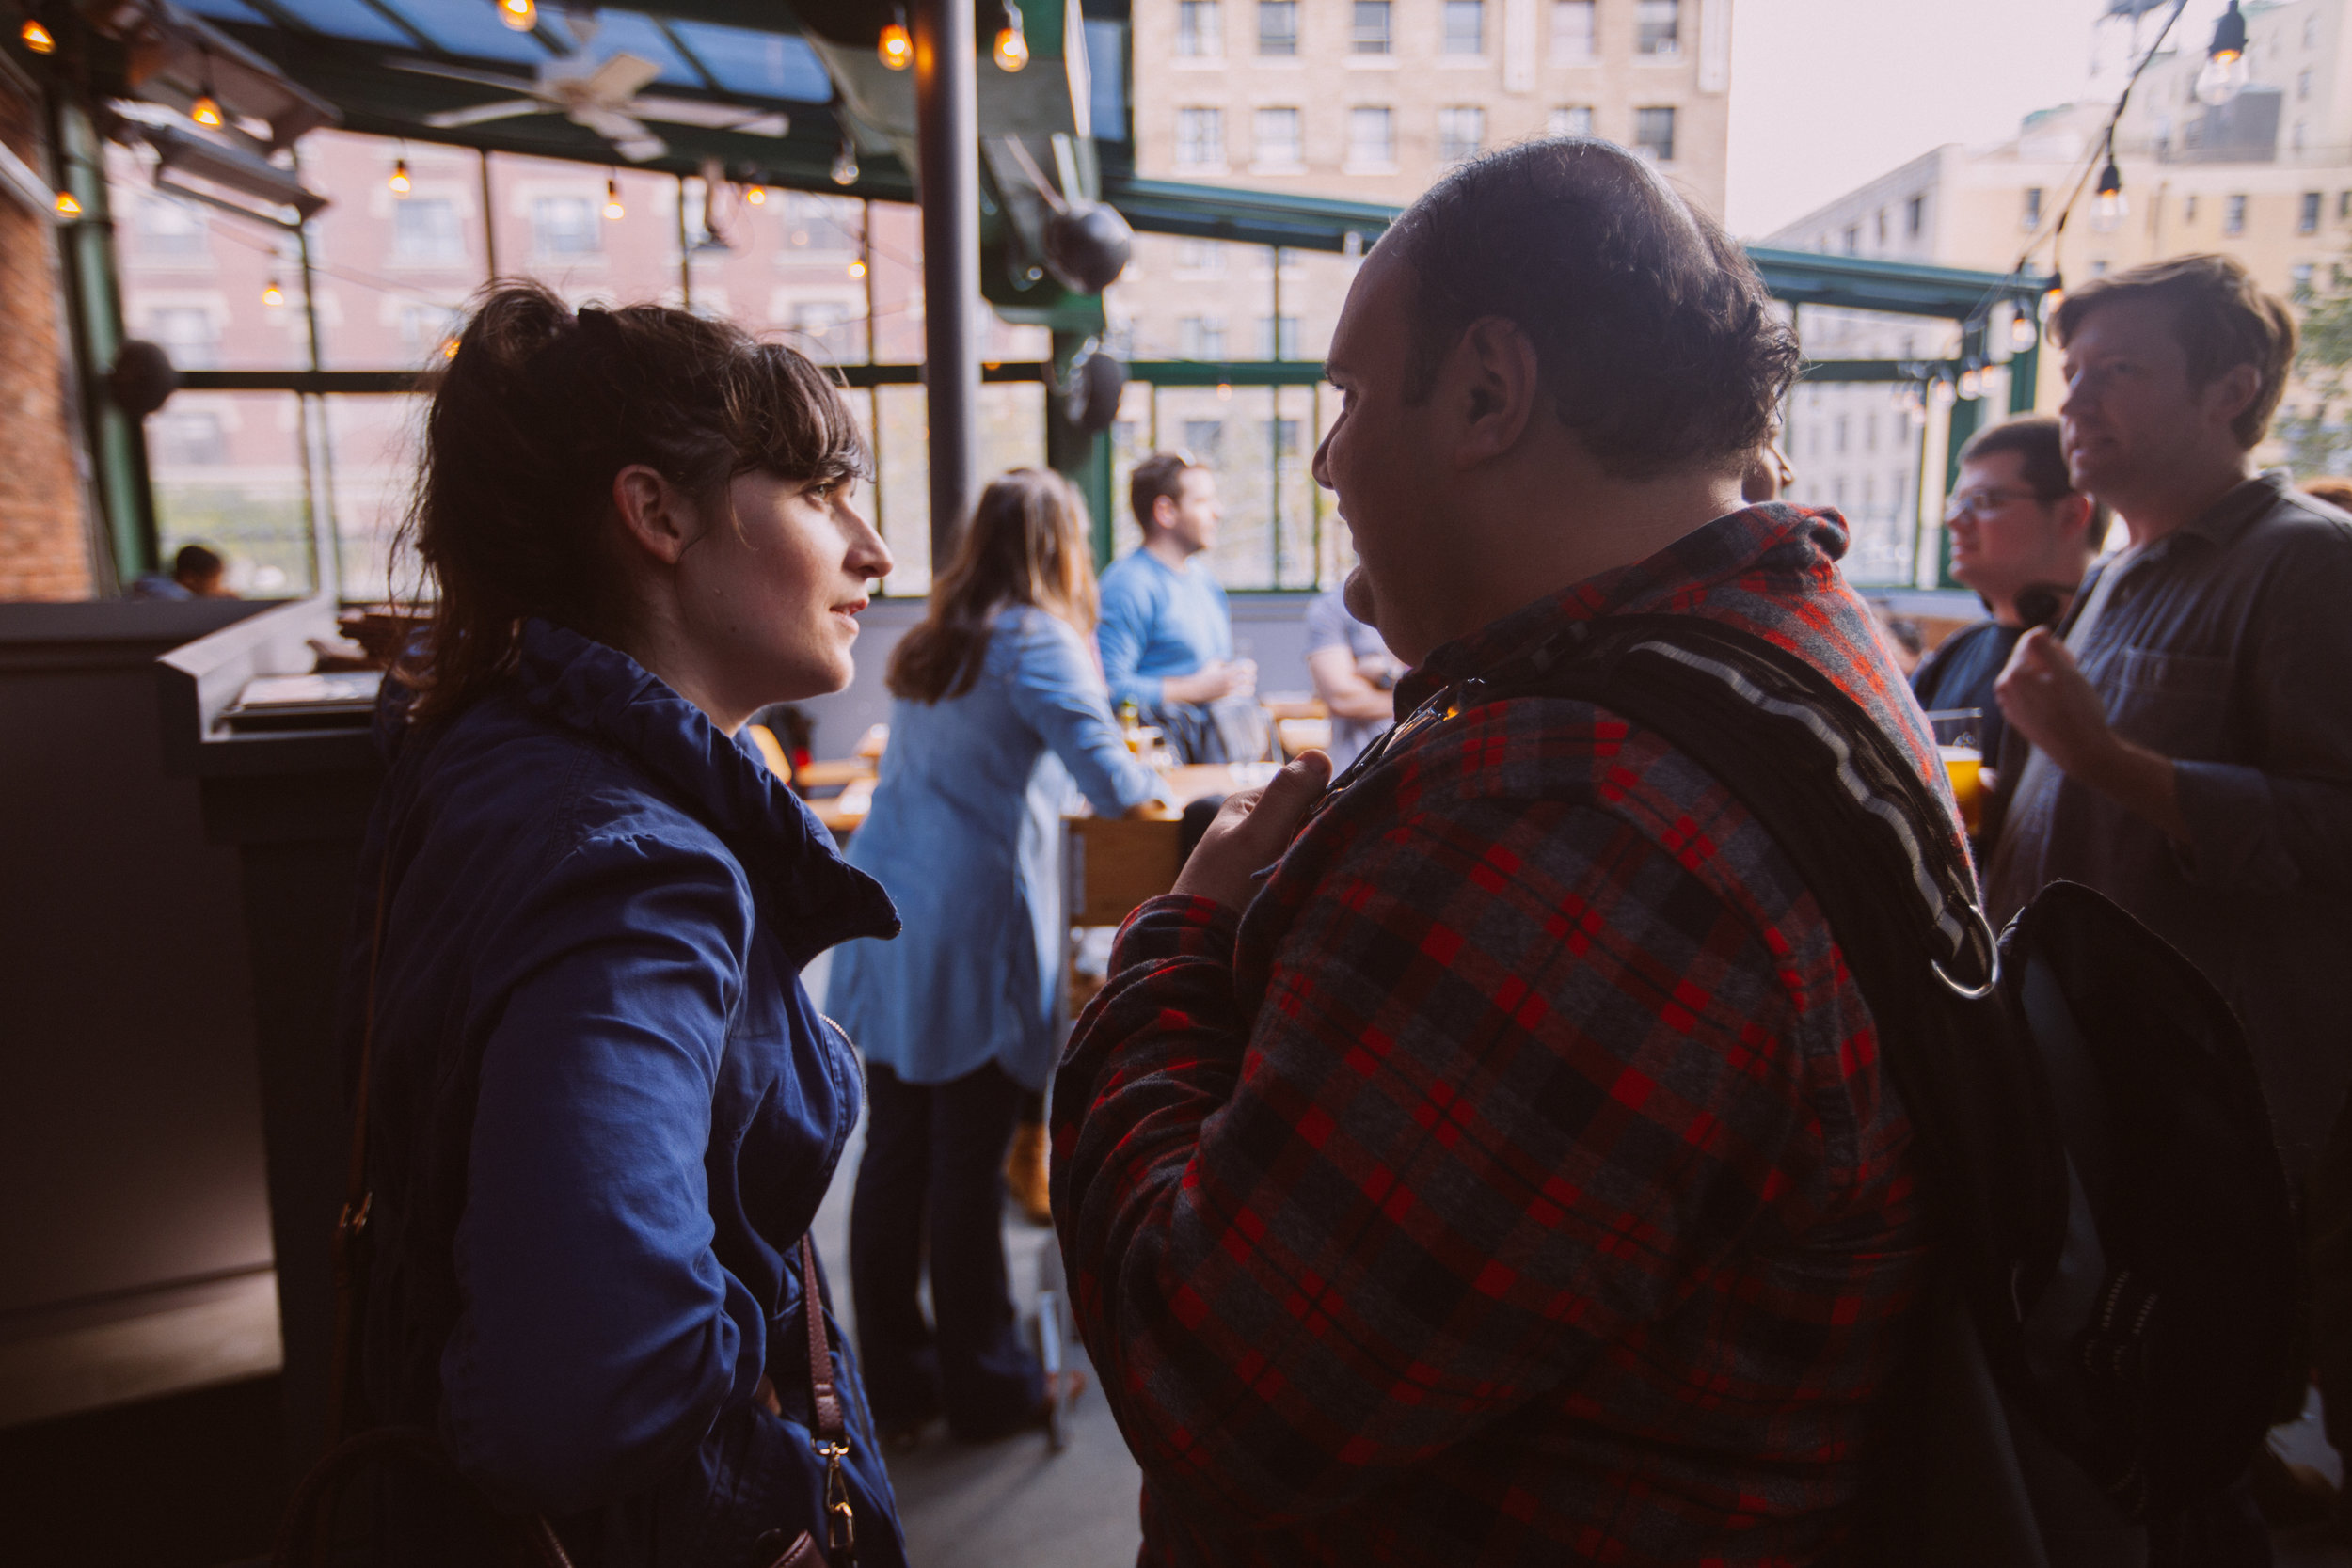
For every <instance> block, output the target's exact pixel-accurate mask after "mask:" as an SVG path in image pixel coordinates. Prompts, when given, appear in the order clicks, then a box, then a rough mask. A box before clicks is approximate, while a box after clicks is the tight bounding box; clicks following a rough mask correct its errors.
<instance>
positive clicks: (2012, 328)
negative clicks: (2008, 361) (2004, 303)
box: [2009, 308, 2040, 354]
mask: <svg viewBox="0 0 2352 1568" xmlns="http://www.w3.org/2000/svg"><path fill="white" fill-rule="evenodd" d="M2039 336H2040V334H2039V333H2038V332H2036V331H2035V329H2034V322H2033V312H2032V311H2030V310H2027V309H2022V308H2021V309H2019V310H2018V311H2017V313H2016V314H2015V315H2012V316H2011V317H2010V319H2009V347H2010V353H2012V354H2023V353H2025V352H2026V350H2027V349H2029V348H2031V347H2033V345H2034V340H2035V339H2036V338H2038V337H2039Z"/></svg>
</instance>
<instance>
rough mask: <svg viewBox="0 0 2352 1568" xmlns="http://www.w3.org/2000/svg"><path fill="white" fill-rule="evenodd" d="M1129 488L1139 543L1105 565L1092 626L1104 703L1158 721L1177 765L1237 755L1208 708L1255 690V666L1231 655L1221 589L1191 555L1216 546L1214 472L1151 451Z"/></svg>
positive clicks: (1178, 455) (1182, 456) (1187, 458)
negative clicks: (1099, 618) (1098, 621)
mask: <svg viewBox="0 0 2352 1568" xmlns="http://www.w3.org/2000/svg"><path fill="white" fill-rule="evenodd" d="M1127 493H1128V500H1129V503H1130V504H1131V505H1132V506H1133V507H1134V508H1135V514H1136V527H1138V528H1140V529H1141V530H1142V531H1143V544H1142V546H1141V547H1139V548H1137V549H1135V550H1132V551H1130V552H1128V554H1126V555H1125V556H1123V557H1121V558H1120V560H1118V561H1115V562H1112V563H1111V565H1110V567H1109V569H1108V570H1106V571H1105V572H1104V574H1103V624H1102V626H1100V627H1098V628H1097V629H1096V631H1095V641H1096V642H1097V644H1098V645H1099V646H1100V647H1101V649H1102V653H1103V673H1104V677H1105V678H1106V679H1107V680H1108V681H1109V683H1110V689H1111V701H1112V702H1113V703H1114V704H1117V705H1125V704H1129V703H1132V704H1134V705H1135V706H1136V711H1137V713H1138V714H1139V715H1140V716H1141V717H1142V720H1143V721H1144V722H1145V723H1147V724H1156V725H1158V726H1159V727H1160V730H1161V733H1162V734H1163V736H1165V737H1166V738H1167V740H1168V748H1169V750H1171V751H1172V752H1175V753H1176V760H1177V761H1179V762H1225V761H1228V760H1236V759H1233V758H1232V752H1231V748H1230V747H1229V746H1228V745H1227V743H1226V740H1225V737H1224V735H1223V733H1222V732H1221V731H1220V730H1219V728H1218V725H1217V721H1216V713H1215V711H1214V709H1215V706H1216V704H1218V703H1221V702H1225V701H1227V700H1228V699H1232V698H1247V697H1248V696H1250V695H1251V694H1252V693H1253V692H1255V691H1256V689H1257V684H1258V667H1257V665H1256V664H1255V663H1253V662H1252V661H1250V660H1248V659H1246V658H1245V659H1236V658H1234V657H1233V621H1232V614H1231V612H1230V611H1229V610H1227V609H1226V606H1225V590H1224V588H1223V586H1222V585H1220V584H1219V583H1218V582H1217V580H1216V573H1215V572H1214V571H1213V570H1211V568H1210V566H1209V563H1208V562H1205V561H1199V560H1196V559H1194V558H1195V557H1197V556H1199V555H1200V554H1202V553H1203V552H1204V551H1207V550H1209V549H1211V548H1213V547H1214V546H1216V529H1217V523H1218V520H1219V518H1220V517H1221V515H1222V514H1221V513H1220V511H1219V510H1218V507H1217V503H1216V475H1215V474H1213V473H1211V472H1210V471H1209V470H1208V469H1207V468H1205V467H1201V465H1200V464H1199V463H1197V462H1195V461H1194V460H1193V457H1192V455H1191V454H1190V453H1189V452H1182V451H1160V452H1153V453H1152V455H1151V456H1149V457H1147V458H1145V459H1144V460H1143V461H1142V462H1140V463H1138V464H1136V471H1135V474H1134V476H1133V477H1132V478H1130V479H1129V481H1128V485H1127Z"/></svg>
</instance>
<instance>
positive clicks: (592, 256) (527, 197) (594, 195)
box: [490, 153, 684, 306]
mask: <svg viewBox="0 0 2352 1568" xmlns="http://www.w3.org/2000/svg"><path fill="white" fill-rule="evenodd" d="M609 178H610V180H611V182H612V183H611V188H610V191H608V186H607V179H608V174H607V171H606V170H605V169H603V168H601V167H598V166H596V165H593V164H575V163H565V162H563V161H560V160H557V159H551V158H525V157H517V156H513V155H509V154H506V153H500V154H498V155H497V156H495V157H493V158H492V159H491V160H490V190H491V199H492V202H493V206H494V217H495V221H496V222H497V224H498V254H499V270H500V271H501V272H502V273H505V274H507V275H509V276H522V277H535V278H537V279H539V280H540V281H541V282H543V283H545V284H547V285H548V287H549V288H551V289H553V290H554V291H555V292H556V293H559V294H562V295H563V296H564V299H565V300H566V301H568V302H569V303H571V304H572V305H575V306H579V305H584V304H588V303H590V302H592V301H594V302H598V303H603V304H609V305H634V304H639V303H643V302H651V303H655V304H661V305H676V304H678V303H680V302H681V300H682V298H683V296H684V289H683V288H682V286H681V284H680V281H679V268H678V210H677V203H678V182H677V181H676V180H675V179H674V178H672V177H671V176H669V175H666V174H649V173H646V172H644V170H641V169H632V168H623V169H620V170H618V171H617V172H613V173H612V174H611V175H610V176H609ZM611 194H617V195H618V197H619V198H620V208H619V215H618V216H613V215H611V214H610V212H609V210H608V209H609V206H610V202H609V196H610V195H611Z"/></svg>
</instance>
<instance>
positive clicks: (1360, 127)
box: [1347, 108, 1396, 168]
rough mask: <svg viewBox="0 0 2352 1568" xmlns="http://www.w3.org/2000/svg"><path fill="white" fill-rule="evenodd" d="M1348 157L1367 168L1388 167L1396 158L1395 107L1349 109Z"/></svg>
mask: <svg viewBox="0 0 2352 1568" xmlns="http://www.w3.org/2000/svg"><path fill="white" fill-rule="evenodd" d="M1347 161H1348V163H1349V164H1350V165H1352V166H1359V167H1367V168H1386V167H1389V166H1392V165H1394V164H1395V162H1396V111H1395V110H1393V109H1386V108H1377V109H1350V110H1349V111H1348V112H1347Z"/></svg>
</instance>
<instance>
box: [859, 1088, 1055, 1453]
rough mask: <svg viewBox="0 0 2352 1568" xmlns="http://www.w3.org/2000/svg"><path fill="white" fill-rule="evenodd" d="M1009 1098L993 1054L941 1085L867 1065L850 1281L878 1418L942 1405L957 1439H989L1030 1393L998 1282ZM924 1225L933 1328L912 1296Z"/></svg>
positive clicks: (1005, 1294)
mask: <svg viewBox="0 0 2352 1568" xmlns="http://www.w3.org/2000/svg"><path fill="white" fill-rule="evenodd" d="M1021 1101H1022V1089H1021V1085H1018V1084H1016V1083H1014V1082H1013V1081H1012V1080H1011V1079H1010V1078H1009V1077H1007V1076H1006V1075H1005V1072H1004V1069H1001V1068H999V1067H997V1066H996V1065H995V1064H994V1063H993V1062H992V1063H990V1064H989V1065H988V1066H986V1067H984V1068H982V1069H979V1070H978V1071H977V1072H974V1073H969V1074H967V1075H965V1076H964V1077H961V1078H958V1079H955V1080H953V1081H952V1082H949V1083H946V1084H910V1083H907V1082H906V1081H904V1080H903V1079H901V1078H899V1077H898V1074H896V1073H894V1072H892V1071H891V1070H890V1069H888V1068H886V1067H883V1066H882V1065H881V1064H880V1063H875V1062H869V1063H867V1064H866V1155H865V1158H864V1159H863V1160H862V1161H860V1162H859V1164H858V1167H857V1189H856V1193H855V1195H854V1196H853V1197H852V1198H851V1200H850V1289H851V1291H852V1292H853V1293H854V1295H855V1297H856V1305H857V1341H858V1357H859V1359H860V1360H861V1361H862V1362H864V1364H865V1371H866V1397H867V1399H868V1400H869V1401H870V1402H872V1406H873V1411H874V1421H875V1424H876V1425H878V1426H898V1425H902V1424H905V1423H909V1422H914V1421H920V1420H923V1419H926V1418H929V1417H931V1416H933V1415H944V1416H946V1418H947V1429H948V1430H949V1431H950V1432H952V1433H955V1434H956V1435H957V1436H958V1437H961V1438H966V1439H972V1440H978V1439H985V1438H990V1437H998V1436H1002V1435H1003V1434H1005V1433H1009V1432H1012V1431H1015V1430H1017V1429H1019V1428H1021V1427H1023V1426H1025V1425H1027V1424H1028V1423H1029V1421H1030V1420H1031V1419H1032V1418H1034V1417H1035V1416H1036V1413H1037V1411H1038V1409H1039V1407H1040V1405H1041V1402H1043V1399H1044V1394H1045V1389H1044V1378H1043V1374H1042V1372H1041V1370H1040V1369H1039V1366H1038V1362H1037V1357H1036V1356H1034V1355H1032V1354H1029V1351H1028V1348H1027V1346H1025V1344H1024V1343H1023V1342H1022V1338H1021V1332H1020V1325H1019V1323H1018V1321H1017V1319H1016V1318H1015V1315H1014V1313H1013V1308H1012V1299H1011V1296H1010V1294H1009V1291H1008V1289H1007V1286H1006V1281H1005V1240H1004V1212H1005V1156H1006V1154H1007V1152H1008V1151H1009V1149H1010V1148H1011V1146H1012V1130H1013V1123H1014V1121H1015V1120H1016V1119H1017V1117H1018V1116H1019V1114H1020V1108H1021ZM927 1221H928V1225H927V1224H926V1222H927ZM927 1232H928V1241H929V1243H930V1245H929V1252H930V1275H931V1307H932V1310H933V1313H934V1314H935V1316H936V1317H937V1319H938V1327H937V1328H936V1329H934V1328H933V1327H932V1326H931V1325H930V1324H929V1323H925V1322H924V1319H923V1306H922V1303H921V1301H920V1300H919V1299H918V1298H917V1295H916V1288H917V1285H918V1284H919V1282H920V1280H921V1277H922V1272H923V1263H924V1254H925V1250H926V1248H925V1242H926V1240H927Z"/></svg>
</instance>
